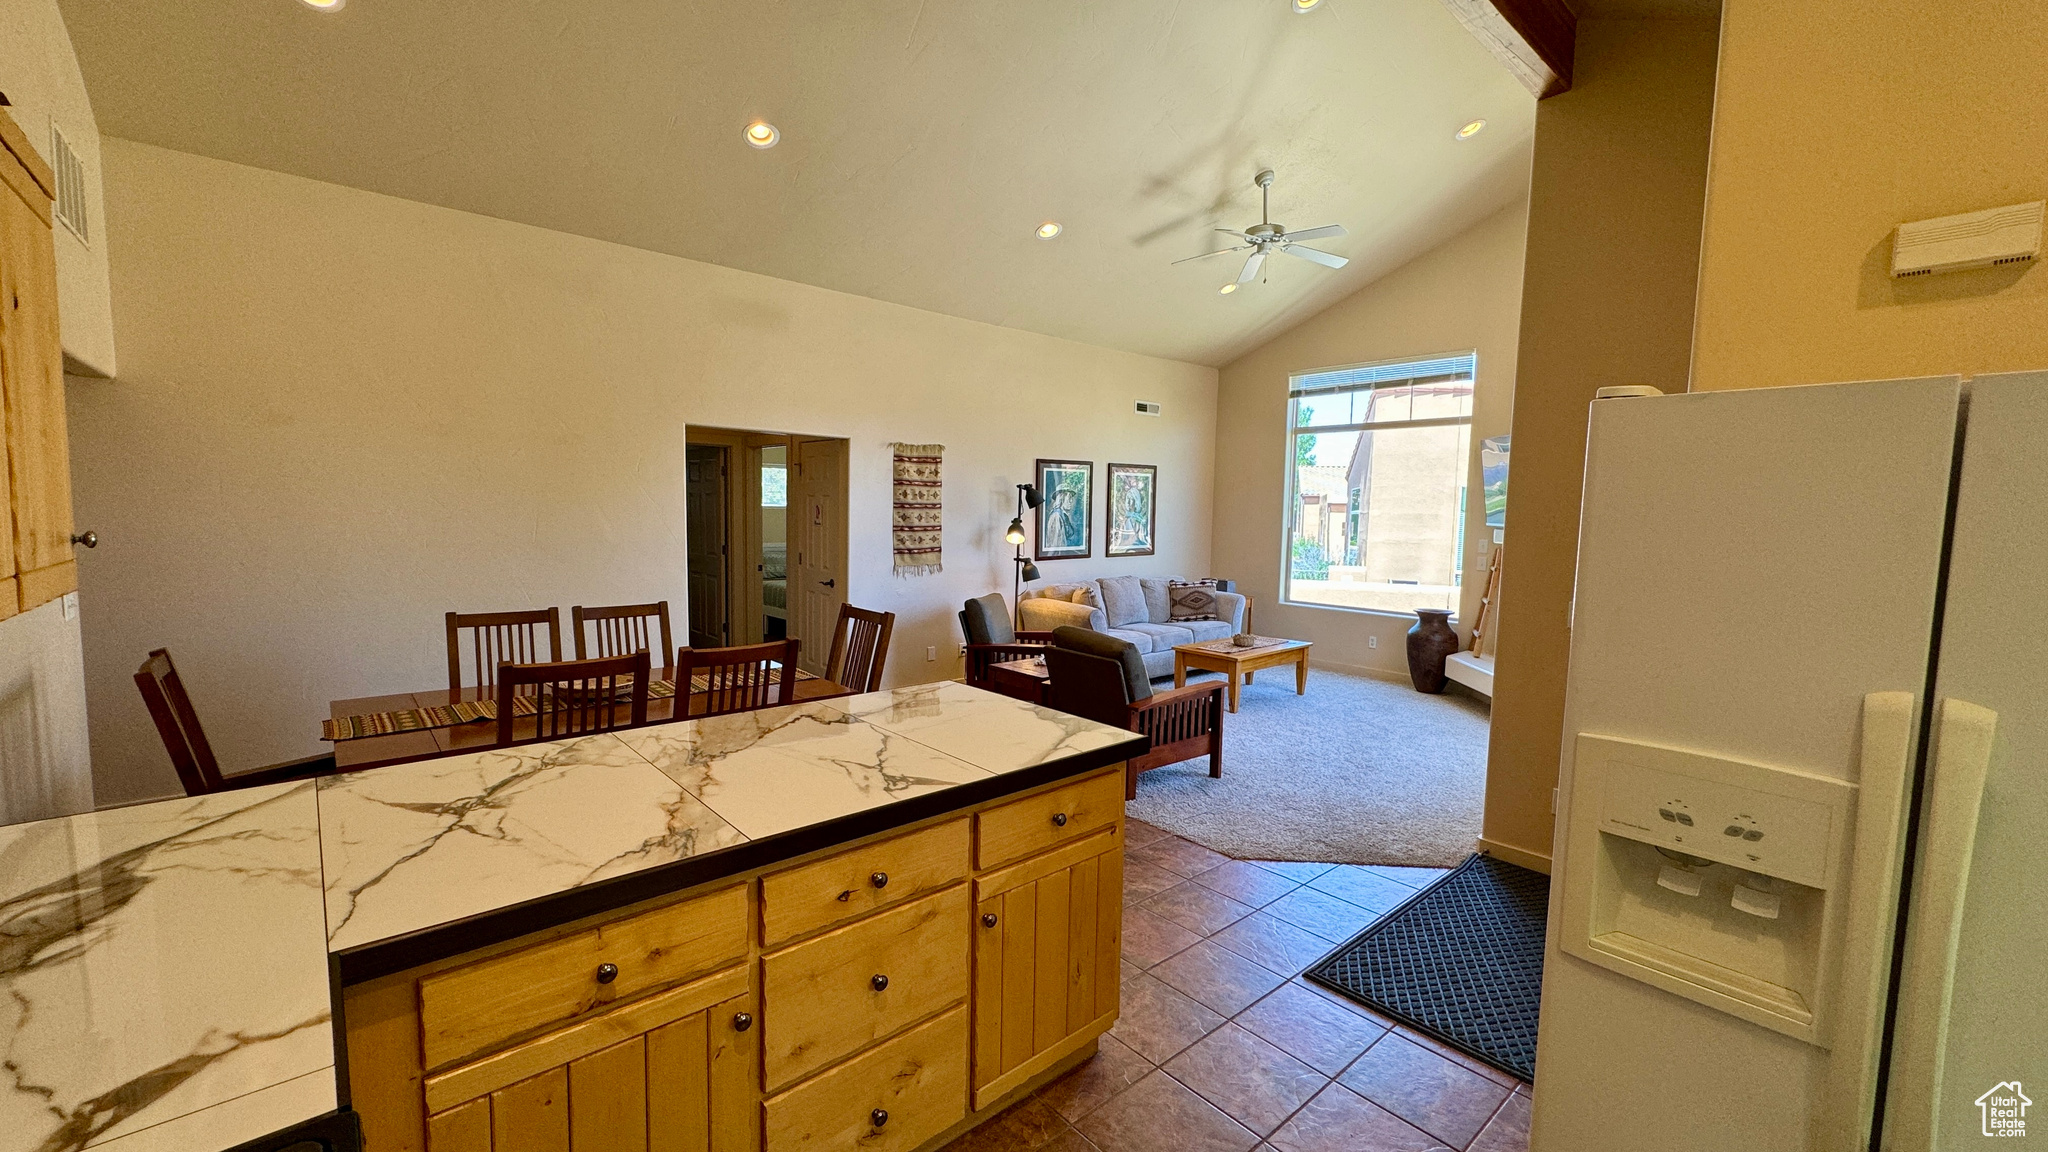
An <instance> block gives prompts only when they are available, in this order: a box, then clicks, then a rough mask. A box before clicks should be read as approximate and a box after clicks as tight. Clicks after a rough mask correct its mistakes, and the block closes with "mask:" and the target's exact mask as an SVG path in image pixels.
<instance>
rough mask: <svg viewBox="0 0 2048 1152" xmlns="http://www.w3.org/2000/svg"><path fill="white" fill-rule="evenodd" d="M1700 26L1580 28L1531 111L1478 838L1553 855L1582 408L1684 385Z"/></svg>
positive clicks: (1529, 859)
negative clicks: (1553, 92)
mask: <svg viewBox="0 0 2048 1152" xmlns="http://www.w3.org/2000/svg"><path fill="white" fill-rule="evenodd" d="M1715 41H1716V30H1715V25H1714V24H1713V22H1711V21H1704V20H1696V19H1693V20H1676V19H1674V20H1599V19H1594V20H1582V21H1580V23H1579V32H1578V51H1577V57H1576V62H1575V63H1574V65H1573V79H1572V90H1571V91H1570V92H1567V93H1565V94H1563V95H1561V96H1555V97H1552V98H1551V99H1548V100H1545V101H1543V102H1542V103H1541V104H1539V105H1537V109H1536V160H1535V166H1534V171H1533V175H1532V179H1531V192H1530V205H1529V248H1528V271H1527V275H1526V278H1525V279H1524V281H1523V285H1522V314H1521V363H1520V371H1519V373H1518V375H1517V377H1516V381H1515V412H1514V447H1513V452H1512V455H1511V457H1510V461H1509V465H1508V507H1507V524H1508V532H1507V545H1506V553H1505V555H1506V559H1505V562H1504V565H1503V572H1502V588H1501V616H1500V631H1499V633H1498V636H1499V640H1500V647H1499V648H1498V650H1497V653H1496V659H1495V674H1494V675H1495V678H1494V697H1493V734H1492V745H1491V751H1490V753H1489V754H1488V760H1487V774H1486V820H1485V828H1484V842H1485V843H1486V844H1487V845H1488V847H1490V848H1492V849H1494V850H1496V851H1499V852H1500V853H1501V854H1502V855H1504V856H1507V857H1509V858H1510V859H1514V860H1516V861H1518V862H1521V863H1526V864H1532V865H1538V866H1540V865H1542V864H1544V863H1545V862H1546V861H1547V860H1548V859H1549V856H1550V843H1551V811H1550V793H1551V789H1553V788H1554V787H1556V784H1557V767H1558V751H1559V746H1560V738H1561V732H1562V726H1563V723H1564V686H1565V664H1566V659H1567V656H1568V653H1569V651H1570V645H1571V633H1570V630H1569V627H1568V618H1569V613H1570V611H1571V596H1572V578H1573V572H1574V568H1575V566H1576V560H1577V554H1578V525H1579V490H1580V481H1581V478H1582V475H1583V470H1584V456H1585V446H1586V405H1587V404H1588V403H1590V402H1591V401H1592V399H1593V393H1594V391H1595V390H1596V389H1598V388H1601V387H1604V386H1606V385H1610V384H1651V385H1655V386H1656V387H1659V388H1662V389H1664V390H1665V391H1667V392H1678V391H1684V390H1685V387H1686V370H1687V363H1688V358H1689V356H1690V353H1691V346H1692V314H1693V298H1694V288H1695V284H1696V276H1697V271H1698V266H1699V247H1700V216H1701V211H1702V198H1703V196H1704V195H1705V189H1706V167H1707V141H1708V134H1709V132H1708V130H1709V126H1710V124H1711V121H1712V112H1713V92H1714V52H1715Z"/></svg>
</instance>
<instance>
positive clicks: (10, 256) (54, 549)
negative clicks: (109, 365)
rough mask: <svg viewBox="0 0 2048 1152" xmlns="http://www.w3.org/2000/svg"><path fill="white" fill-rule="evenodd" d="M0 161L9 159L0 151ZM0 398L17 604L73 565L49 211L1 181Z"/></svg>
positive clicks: (36, 596) (65, 587) (61, 586)
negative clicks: (38, 208) (18, 577)
mask: <svg viewBox="0 0 2048 1152" xmlns="http://www.w3.org/2000/svg"><path fill="white" fill-rule="evenodd" d="M0 163H5V164H13V163H15V161H14V158H13V157H12V156H9V155H6V154H5V153H0ZM45 205H47V202H45ZM45 211H47V207H45ZM0 405H4V408H5V412H6V423H7V469H8V481H9V483H8V485H7V486H8V488H9V489H11V492H10V495H11V501H10V502H11V504H12V506H13V520H14V523H13V531H12V539H11V543H12V546H13V549H12V550H13V552H14V561H13V564H12V566H11V567H8V568H4V569H0V578H4V577H6V576H11V575H14V573H15V572H16V571H19V572H20V573H21V590H20V606H21V608H22V609H23V610H24V611H26V610H27V609H29V608H34V607H36V606H38V605H40V604H43V603H46V602H48V601H50V600H54V599H56V598H57V597H59V596H62V595H63V594H64V593H66V592H69V591H71V590H72V589H74V588H76V587H77V586H78V574H77V569H76V568H75V567H73V565H72V559H71V452H70V445H69V442H68V440H67V439H66V433H65V429H64V351H63V346H62V343H61V338H60V336H59V334H58V330H57V256H56V250H55V248H54V247H53V246H52V243H51V239H50V223H49V220H48V218H47V217H46V216H45V215H43V214H41V213H38V212H37V211H36V209H35V208H33V207H31V206H30V205H29V204H28V202H27V201H25V200H23V199H22V198H21V196H20V195H19V194H18V193H16V192H15V191H13V190H12V189H9V188H0Z"/></svg>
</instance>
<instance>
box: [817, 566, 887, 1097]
mask: <svg viewBox="0 0 2048 1152" xmlns="http://www.w3.org/2000/svg"><path fill="white" fill-rule="evenodd" d="M818 583H819V584H820V585H821V586H823V587H826V588H837V587H839V578H838V577H836V576H835V577H833V578H832V579H830V580H820V581H818ZM883 1115H887V1113H883Z"/></svg>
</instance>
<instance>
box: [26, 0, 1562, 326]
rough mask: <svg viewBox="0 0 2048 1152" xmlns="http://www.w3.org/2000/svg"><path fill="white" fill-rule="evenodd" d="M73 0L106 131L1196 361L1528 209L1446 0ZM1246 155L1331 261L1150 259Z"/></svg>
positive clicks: (1479, 70)
mask: <svg viewBox="0 0 2048 1152" xmlns="http://www.w3.org/2000/svg"><path fill="white" fill-rule="evenodd" d="M62 8H63V12H64V15H65V19H66V22H67V24H68V25H69V28H70V32H71V36H72V39H73V42H74V44H75V45H76V48H77V51H78V56H79V60H80V63H81V64H82V66H83V68H84V71H85V77H86V82H87V86H88V88H89V90H90V92H91V96H92V100H93V106H94V112H95V114H96V115H97V117H98V120H99V123H100V127H101V130H102V131H104V132H107V133H108V134H110V135H115V136H123V137H127V138H129V139H134V140H140V141H144V142H147V143H152V144H158V145H163V146H165V147H170V148H176V149H180V150H183V151H188V152H195V153H199V154H201V155H206V156H213V157H218V158H221V159H225V160H232V161H237V162H240V163H245V164H252V165H256V166H259V167H263V168H270V169H275V170H278V171H283V172H290V173H295V174H298V175H302V176H308V177H312V178H315V179H319V180H327V181H332V182H335V183H338V184H346V185H351V186H353V187H357V188H364V189H368V190H371V191H376V192H383V193H388V194H390V195H394V196H402V197H405V198H408V199H412V200H419V201H424V202H427V203H431V204H440V205H445V206H447V207H451V208H458V209H463V210H466V211H470V212H478V213H482V214H485V215H488V216H496V217H501V218H504V219H508V220H515V221H520V222H523V223H528V224H534V225H539V226H542V227H546V228H553V229H558V230H561V231H564V232H572V233H578V234H581V235H585V236H593V237H598V238H601V239H605V240H611V241H616V242H618V243H622V244H629V245H633V246H635V247H639V248H646V249H651V250H654V251H659V252H667V253H672V254H675V255H678V256H686V257H690V258H693V259H697V260H705V261H709V262H712V263H715V264H723V265H727V266H730V267H734V268H743V269H747V270H749V271H754V272H760V273H765V274H767V275H770V276H776V277H781V278H784V279H788V280H796V281H802V282H805V283H810V284H816V285H820V286H823V287H826V288H833V289H838V290H840V291H845V292H851V293H856V294H859V295H862V296H869V297H874V298H876V299H881V300H889V301H894V302H897V303H901V304H907V305H911V306H913V307H917V308H925V309H930V310H933V311H937V312H944V313H949V314H952V315H956V316H963V317H968V318H970V319H975V320H983V321H987V322H990V323H994V324H1003V325H1009V326H1013V327H1017V328H1024V329H1029V330H1032V331H1037V332H1044V333H1049V334H1052V335H1056V336H1063V337H1068V338H1071V339H1075V340H1081V341H1085V342H1088V343H1091V344H1099V345H1105V346H1108V347H1114V348H1124V349H1128V350H1131V351H1134V352H1142V353H1147V354H1151V355H1158V356H1168V357H1174V358H1178V359H1183V360H1191V361H1196V362H1201V363H1209V364H1216V363H1222V362H1225V361H1227V360H1229V359H1231V358H1233V357H1234V356H1236V355H1238V354H1239V353H1242V352H1243V351H1246V350H1247V349H1249V348H1251V347H1253V346H1255V345H1257V344H1258V343H1260V342H1261V341H1262V340H1264V339H1266V338H1268V337H1270V336H1271V335H1273V334H1274V333H1277V332H1278V331H1280V330H1282V329H1284V328H1286V327H1287V326H1289V325H1291V324H1293V323H1295V322H1297V321H1299V320H1301V319H1303V318H1305V317H1306V316H1308V315H1311V314H1313V313H1314V312H1316V311H1317V310H1319V309H1321V308H1322V307H1324V306H1325V305H1327V304H1329V303H1331V302H1332V301H1334V300H1336V299H1339V298H1341V297H1342V296H1344V295H1346V294H1348V293H1349V292H1351V291H1353V290H1355V289H1357V288H1358V287H1359V286H1361V285H1363V284H1365V283H1366V282H1368V281H1370V280H1371V279H1373V278H1374V277H1376V276H1378V275H1379V274H1381V273H1383V272H1385V271H1387V270H1389V269H1391V268H1392V267H1395V266H1397V265H1399V264H1400V263H1403V262H1405V261H1406V260H1408V259H1410V258H1412V257H1414V256H1416V255H1418V254H1420V253H1421V252H1423V251H1426V250H1427V249H1428V248H1429V247H1431V246H1433V245H1434V244H1436V243H1437V242H1439V241H1441V240H1443V239H1445V238H1446V237H1448V236H1450V235H1453V234H1455V233H1456V232H1457V231H1459V230H1461V229H1462V228H1464V227H1465V226H1467V225H1469V224H1471V223H1473V222H1474V221H1476V220H1478V219H1480V218H1482V217H1483V216H1485V215H1486V214H1487V213H1489V212H1491V211H1493V210H1495V209H1497V208H1499V207H1501V206H1503V205H1505V204H1507V203H1510V202H1512V201H1513V200H1514V199H1516V198H1518V197H1519V196H1521V195H1523V193H1524V190H1525V188H1526V184H1527V169H1528V149H1529V139H1530V134H1531V130H1532V125H1533V123H1534V118H1535V106H1534V103H1533V101H1532V100H1531V99H1530V97H1529V96H1528V94H1527V93H1526V92H1524V91H1523V90H1522V88H1521V87H1520V86H1519V85H1518V84H1516V83H1515V81H1514V80H1513V79H1512V78H1510V77H1509V75H1508V73H1507V72H1506V71H1505V70H1504V69H1503V68H1501V67H1500V66H1499V65H1498V64H1496V63H1495V62H1494V60H1493V58H1492V57H1491V56H1489V55H1488V53H1487V51H1486V50H1485V49H1484V48H1482V47H1481V46H1480V45H1479V44H1478V43H1477V42H1476V41H1474V40H1473V38H1472V37H1471V36H1470V35H1468V34H1467V33H1466V32H1465V31H1464V30H1463V29H1462V28H1461V27H1459V25H1458V23H1457V21H1456V20H1455V19H1453V18H1452V17H1451V15H1450V14H1449V13H1448V12H1446V11H1445V10H1444V8H1443V7H1442V5H1441V4H1440V3H1439V0H1325V2H1324V4H1323V6H1322V8H1321V9H1320V10H1318V11H1316V12H1314V13H1311V14H1309V15H1307V16H1297V15H1295V14H1293V13H1292V12H1290V11H1289V9H1288V4H1287V0H1110V2H1103V0H1029V2H1025V3H1019V2H1017V0H760V2H756V3H743V2H740V0H496V2H491V3H486V2H483V0H349V3H348V5H347V7H346V8H344V9H342V10H341V11H339V12H336V13H331V14H329V13H321V12H316V11H313V10H312V9H309V8H307V7H306V6H304V5H303V4H301V3H299V2H298V0H62ZM755 117H763V118H766V119H768V120H770V121H772V122H773V123H775V124H776V125H778V126H779V127H780V128H781V130H782V133H783V139H782V143H781V144H780V145H779V146H778V147H776V148H774V149H772V150H769V151H765V152H764V151H755V150H753V149H750V148H748V147H746V145H745V144H744V143H743V142H742V139H741V129H742V127H743V126H744V125H745V124H746V123H747V122H748V121H749V120H750V119H753V118H755ZM1474 117H1485V118H1486V119H1487V120H1488V121H1489V126H1488V128H1487V130H1486V131H1485V132H1483V133H1481V134H1480V135H1479V136H1478V137H1476V138H1474V139H1472V140H1469V141H1464V142H1459V141H1456V140H1454V139H1453V137H1452V133H1453V130H1454V129H1456V128H1457V126H1458V125H1460V124H1462V123H1464V122H1465V121H1467V120H1470V119H1472V118H1474ZM1261 167H1272V168H1275V169H1277V170H1278V172H1279V182H1278V183H1277V184H1276V185H1275V187H1274V190H1273V191H1274V199H1273V215H1274V218H1275V219H1276V220H1278V221H1281V222H1283V223H1285V224H1286V225H1288V226H1289V227H1294V228H1301V227H1309V226H1314V225H1320V224H1328V223H1341V224H1344V225H1345V226H1346V227H1348V228H1349V229H1350V230H1351V235H1350V236H1348V237H1346V238H1344V239H1341V240H1335V241H1330V242H1328V244H1327V247H1328V248H1329V249H1330V250H1332V251H1335V252H1338V253H1339V254H1342V255H1345V256H1349V257H1351V258H1352V263H1351V265H1350V266H1349V267H1347V268H1345V269H1343V270H1341V271H1336V272H1332V271H1329V270H1326V269H1323V268H1320V267H1317V266H1315V265H1312V264H1309V263H1306V262H1304V261H1299V260H1293V259H1286V258H1280V257H1275V258H1274V259H1272V260H1269V261H1268V262H1267V265H1268V268H1269V269H1270V272H1269V277H1270V279H1269V281H1268V282H1266V283H1263V284H1256V285H1252V286H1249V287H1248V288H1247V289H1245V290H1243V291H1239V292H1237V293H1236V294H1235V295H1233V296H1229V297H1224V296H1219V295H1218V294H1217V292H1216V289H1217V287H1218V286H1219V285H1220V284H1222V283H1223V282H1224V281H1226V280H1228V279H1231V278H1232V277H1233V275H1234V273H1235V265H1233V264H1231V263H1230V260H1231V258H1230V257H1220V256H1219V257H1217V258H1215V259H1214V260H1211V261H1203V262H1199V263H1196V264H1183V265H1180V266H1178V267H1175V266H1172V265H1171V264H1170V261H1172V260H1174V259H1175V258H1177V257H1181V256H1188V255H1193V254H1195V253H1198V252H1204V251H1208V250H1209V249H1211V248H1214V247H1220V246H1221V245H1220V244H1217V243H1216V242H1215V241H1216V240H1217V237H1216V234H1215V233H1213V232H1211V231H1210V229H1211V228H1212V227H1214V226H1216V225H1227V226H1230V227H1237V228H1241V227H1244V226H1246V225H1249V224H1252V223H1255V222H1256V221H1257V218H1258V196H1257V190H1256V189H1254V188H1253V187H1252V185H1251V177H1252V174H1253V173H1254V172H1255V171H1257V170H1258V169H1259V168H1261ZM1046 219H1054V220H1058V221H1060V222H1061V223H1062V224H1064V225H1065V226H1066V231H1065V233H1064V234H1063V235H1062V236H1061V237H1060V238H1059V239H1057V240H1053V241H1041V240H1038V239H1036V238H1035V237H1034V236H1033V234H1032V232H1033V229H1034V228H1035V227H1036V226H1037V225H1038V224H1039V223H1040V222H1041V221H1043V220H1046ZM1319 246H1321V245H1319Z"/></svg>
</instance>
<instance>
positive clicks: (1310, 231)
mask: <svg viewBox="0 0 2048 1152" xmlns="http://www.w3.org/2000/svg"><path fill="white" fill-rule="evenodd" d="M1342 235H1344V226H1343V225H1342V224H1325V225H1323V226H1322V227H1321V228H1304V229H1302V230H1301V231H1299V232H1289V233H1288V234H1287V239H1288V240H1290V241H1293V240H1321V239H1324V238H1325V237H1329V236H1342Z"/></svg>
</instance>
